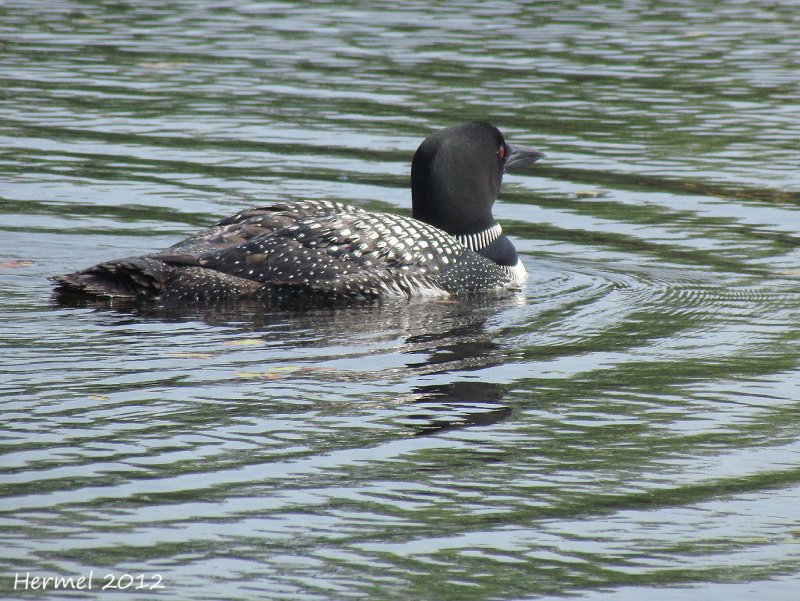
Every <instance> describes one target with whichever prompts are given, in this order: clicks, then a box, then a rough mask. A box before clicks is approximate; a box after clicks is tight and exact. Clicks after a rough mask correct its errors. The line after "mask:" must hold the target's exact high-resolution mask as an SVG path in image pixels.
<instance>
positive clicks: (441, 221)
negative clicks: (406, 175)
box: [411, 121, 545, 237]
mask: <svg viewBox="0 0 800 601" xmlns="http://www.w3.org/2000/svg"><path fill="white" fill-rule="evenodd" d="M543 156H545V155H544V154H543V153H541V152H539V151H538V150H532V149H527V148H521V147H518V146H512V145H511V144H509V143H508V142H506V141H505V138H503V134H502V133H500V130H499V129H497V128H496V127H495V126H494V125H492V124H491V123H486V122H483V121H476V122H473V123H466V124H464V125H457V126H455V127H449V128H447V129H443V130H441V131H439V132H437V133H435V134H433V135H432V136H431V137H429V138H427V139H426V140H425V141H424V142H423V143H422V144H421V145H420V147H419V148H418V149H417V152H416V154H414V160H413V162H412V164H411V199H412V207H413V214H414V218H415V219H419V220H420V221H424V222H425V223H429V224H431V225H433V226H435V227H438V228H439V229H442V230H444V231H446V232H447V233H448V234H451V235H453V236H459V237H460V236H469V235H470V234H476V233H479V232H483V231H485V230H487V229H488V228H491V227H492V225H493V224H494V217H493V216H492V205H494V201H495V200H496V199H497V194H498V192H499V191H500V183H501V182H502V181H503V173H504V172H505V170H506V169H509V170H514V169H519V168H521V167H525V166H526V165H529V164H531V163H533V162H534V161H537V160H538V159H540V158H542V157H543Z"/></svg>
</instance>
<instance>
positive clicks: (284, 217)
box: [158, 200, 363, 257]
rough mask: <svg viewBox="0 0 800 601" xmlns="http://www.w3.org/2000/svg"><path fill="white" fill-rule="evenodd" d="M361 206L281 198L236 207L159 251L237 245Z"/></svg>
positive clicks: (190, 251) (195, 253)
mask: <svg viewBox="0 0 800 601" xmlns="http://www.w3.org/2000/svg"><path fill="white" fill-rule="evenodd" d="M357 212H363V211H362V209H358V208H356V207H352V206H350V205H346V204H343V203H339V202H329V201H325V200H319V201H312V200H309V201H297V202H281V203H275V204H271V205H266V206H262V207H253V208H251V209H245V210H244V211H239V212H238V213H236V214H235V215H231V216H230V217H226V218H225V219H222V220H221V221H218V222H217V223H215V224H214V225H212V226H211V227H210V228H208V229H205V230H203V231H201V232H198V233H197V234H195V235H193V236H190V237H189V238H186V239H185V240H181V241H180V242H178V243H177V244H174V245H172V246H170V247H169V248H167V249H165V250H164V251H162V252H161V253H158V254H159V255H170V254H172V255H188V256H195V257H196V256H199V255H201V254H203V253H206V252H209V251H212V250H218V249H222V248H227V247H231V246H236V245H238V244H241V243H243V242H246V241H248V240H252V239H253V238H258V237H261V236H266V235H268V234H271V233H272V232H274V231H276V230H279V229H281V228H284V227H286V226H288V225H291V224H292V223H294V222H295V221H299V220H301V219H308V218H312V217H321V216H325V215H333V214H337V213H357Z"/></svg>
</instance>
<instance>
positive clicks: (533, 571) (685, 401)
mask: <svg viewBox="0 0 800 601" xmlns="http://www.w3.org/2000/svg"><path fill="white" fill-rule="evenodd" d="M799 27H800V11H798V10H797V4H796V3H795V2H794V1H791V0H783V1H781V0H778V1H775V2H764V3H748V2H727V3H716V2H710V1H706V2H671V3H660V2H656V1H655V0H650V1H637V0H633V1H630V2H612V3H600V2H597V3H591V2H538V3H535V4H531V3H527V2H514V1H511V0H505V1H503V2H494V1H490V2H481V3H464V2H424V3H423V2H410V1H407V2H403V1H399V2H398V1H396V2H391V3H388V2H387V3H382V2H378V3H374V2H370V3H368V2H313V3H302V2H265V3H260V2H250V3H248V2H226V1H220V2H214V3H196V2H188V1H187V2H149V1H148V2H130V3H128V2H124V1H103V2H100V1H95V2H72V3H71V2H61V1H58V0H54V1H51V2H46V3H45V2H34V1H31V2H13V1H12V2H3V3H2V4H0V50H1V52H0V99H2V103H1V104H0V107H2V108H1V110H0V345H2V350H0V352H1V353H2V361H0V397H2V400H1V401H0V436H2V440H1V442H0V541H2V543H3V544H2V547H0V597H2V598H4V599H5V598H8V599H17V598H20V599H21V598H25V599H37V600H42V599H53V598H62V594H61V593H58V592H54V591H53V590H47V591H41V590H38V591H37V592H33V591H30V590H29V591H28V592H27V593H26V592H24V591H22V590H21V589H20V586H21V584H20V582H19V581H18V582H17V585H18V587H17V590H16V591H15V590H14V583H15V577H16V578H24V577H25V575H26V573H30V574H29V576H30V577H34V576H40V577H45V576H56V575H58V576H73V577H75V578H77V577H80V576H88V575H89V574H90V573H93V575H94V584H93V590H92V592H91V594H89V593H88V592H86V598H91V599H96V598H106V596H112V597H113V598H114V599H125V600H131V601H134V600H143V599H154V598H157V599H176V600H177V599H181V600H187V599H192V600H206V599H207V600H219V599H237V600H238V599H286V600H294V599H299V600H322V599H337V600H338V599H397V600H401V599H402V600H406V599H437V600H443V599H452V600H462V599H470V600H475V599H478V600H489V599H491V600H509V601H510V600H518V599H540V598H549V597H553V598H555V597H561V596H564V595H568V596H571V597H572V598H576V599H591V600H603V601H629V600H630V601H633V600H640V599H642V598H647V599H649V600H653V601H659V600H667V599H669V600H674V599H679V600H694V599H701V598H702V599H704V600H708V599H714V600H716V599H732V598H735V599H744V598H761V599H770V600H786V601H789V600H792V601H794V600H796V599H797V595H798V593H797V590H798V586H800V576H798V572H799V571H800V503H799V502H798V497H800V346H799V345H798V339H800V297H798V285H799V284H800V281H799V280H800V252H799V248H800V169H798V166H799V165H800V143H799V141H800V37H799V36H798V35H797V32H798V28H799ZM477 118H480V119H490V120H491V121H492V122H494V123H495V124H496V125H498V126H499V127H500V128H501V129H502V130H503V131H504V133H505V134H506V137H507V138H508V139H509V140H510V141H512V142H515V143H518V144H522V145H529V146H534V147H537V148H540V149H541V150H543V151H544V152H546V153H547V155H548V157H547V159H546V160H544V161H542V162H540V163H539V164H537V165H536V166H535V167H534V168H533V169H531V170H530V171H529V172H527V173H526V174H521V175H519V174H515V175H508V176H506V178H505V183H504V186H503V190H502V192H501V197H500V201H499V202H498V203H497V205H496V210H495V215H496V217H497V218H498V220H499V221H500V222H501V223H502V224H503V226H504V228H505V230H506V231H507V232H508V233H509V234H510V235H511V237H512V238H513V239H514V241H515V244H516V246H517V248H518V249H519V250H520V252H521V254H522V257H523V260H524V262H525V264H526V265H527V267H528V271H529V272H530V274H531V277H530V281H529V282H528V284H527V287H526V288H525V289H524V290H523V291H522V292H520V293H518V294H514V295H510V296H508V297H505V298H502V299H499V300H494V301H489V300H487V301H485V302H480V303H478V302H474V303H473V302H464V301H457V302H436V303H386V304H383V305H378V306H352V307H338V308H318V309H310V310H288V309H282V310H278V309H271V310H268V309H265V308H259V307H240V308H229V309H227V310H210V309H209V310H200V309H193V308H191V307H186V308H185V311H180V312H177V311H171V312H166V311H159V310H157V309H156V308H153V307H149V308H148V307H138V308H126V307H108V306H88V307H87V306H84V307H69V306H59V305H57V304H55V303H54V302H53V301H52V300H51V297H50V287H49V285H48V282H47V281H46V279H45V277H46V276H47V275H50V274H55V273H63V272H67V271H72V270H75V269H77V268H81V267H86V266H88V265H91V264H93V263H95V262H98V261H100V260H103V259H110V258H115V257H122V256H129V255H135V254H141V253H145V252H149V251H152V250H156V249H161V248H164V247H166V246H169V245H170V244H172V243H174V242H175V241H177V240H179V239H181V238H183V237H185V236H187V235H189V234H191V233H193V232H194V231H196V230H197V229H199V228H201V227H203V226H205V225H207V224H210V223H212V222H214V221H215V220H216V219H218V218H221V217H223V216H226V215H228V214H231V213H233V212H235V211H237V210H239V209H240V208H243V207H248V206H254V205H258V204H266V203H270V202H274V201H279V200H300V199H329V200H337V201H345V202H350V203H353V204H356V205H358V206H361V207H365V208H369V209H378V210H385V211H395V212H404V213H407V212H408V209H409V207H410V194H409V191H408V174H409V165H410V161H411V157H412V155H413V152H414V150H415V149H416V147H417V145H418V144H419V142H420V141H421V140H422V139H423V138H424V137H426V136H427V135H429V134H430V133H432V132H434V131H436V130H437V129H440V128H442V127H446V126H449V125H453V124H456V123H460V122H464V121H467V120H471V119H477ZM105 574H111V575H112V576H113V577H114V578H115V579H116V580H115V585H116V586H119V587H122V588H125V592H124V593H118V594H116V595H110V593H109V591H102V590H100V588H101V586H102V585H103V584H106V583H108V580H107V579H106V578H105ZM125 574H130V579H131V581H132V583H131V582H129V580H128V577H126V576H125ZM155 575H159V577H160V578H161V580H160V581H158V580H157V579H156V576H155ZM134 578H135V580H133V579H134ZM159 582H160V583H161V586H163V588H159V589H156V590H150V587H152V586H156V585H158V583H159ZM51 586H52V585H51ZM70 598H75V597H74V596H70Z"/></svg>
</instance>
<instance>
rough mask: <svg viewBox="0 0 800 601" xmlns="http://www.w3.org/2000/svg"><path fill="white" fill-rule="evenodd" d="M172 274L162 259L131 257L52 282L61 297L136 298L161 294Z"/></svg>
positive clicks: (71, 274)
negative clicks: (71, 295)
mask: <svg viewBox="0 0 800 601" xmlns="http://www.w3.org/2000/svg"><path fill="white" fill-rule="evenodd" d="M171 272H172V268H171V267H170V265H169V264H168V263H165V262H164V261H161V260H159V259H156V258H150V257H132V258H129V259H117V260H115V261H107V262H105V263H99V264H98V265H95V266H93V267H89V268H88V269H84V270H83V271H76V272H75V273H69V274H66V275H55V276H51V277H50V278H49V280H50V281H51V282H53V284H54V286H55V288H56V292H58V293H61V294H64V293H66V294H77V295H81V296H92V297H111V298H126V299H136V298H151V297H154V296H158V295H159V294H161V292H163V290H164V285H165V283H166V281H167V279H168V278H169V276H170V273H171Z"/></svg>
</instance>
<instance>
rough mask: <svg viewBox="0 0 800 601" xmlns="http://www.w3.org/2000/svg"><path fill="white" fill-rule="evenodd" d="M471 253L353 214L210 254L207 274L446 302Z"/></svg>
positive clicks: (416, 225) (408, 222)
mask: <svg viewBox="0 0 800 601" xmlns="http://www.w3.org/2000/svg"><path fill="white" fill-rule="evenodd" d="M463 253H471V251H469V250H468V249H467V248H466V247H464V246H463V245H462V244H461V243H459V242H458V240H456V239H455V238H453V237H452V236H450V235H448V234H446V233H445V232H442V231H441V230H439V229H437V228H435V227H433V226H430V225H427V224H425V223H422V222H420V221H417V220H415V219H411V218H408V217H403V216H399V215H392V214H388V213H372V212H365V211H360V210H356V211H349V212H341V213H330V214H322V215H317V216H313V217H306V218H304V219H300V220H298V221H295V222H294V223H291V224H290V225H287V226H285V227H283V228H280V229H277V230H274V231H272V232H270V233H268V234H265V235H262V236H257V237H253V238H251V239H249V240H247V241H245V242H242V243H240V244H238V245H236V246H229V247H227V248H223V249H219V250H215V251H211V252H208V253H204V254H202V255H201V256H200V257H199V259H198V263H199V265H201V266H202V267H206V268H209V269H213V270H216V271H221V272H224V273H227V274H230V275H234V276H237V277H239V278H244V279H248V280H254V281H257V282H261V283H262V284H263V285H264V286H265V288H267V289H274V288H275V287H282V288H285V289H294V290H298V291H299V290H305V291H307V292H310V293H317V294H324V295H326V296H327V295H330V296H345V297H351V298H376V297H383V296H413V295H419V294H430V295H436V296H444V295H446V294H447V291H446V290H445V288H443V287H442V285H441V284H440V283H439V282H438V279H439V276H440V275H441V274H442V273H444V272H446V271H447V269H448V267H449V266H451V265H453V264H454V263H455V262H456V261H457V260H458V257H459V256H461V255H462V254H463Z"/></svg>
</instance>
